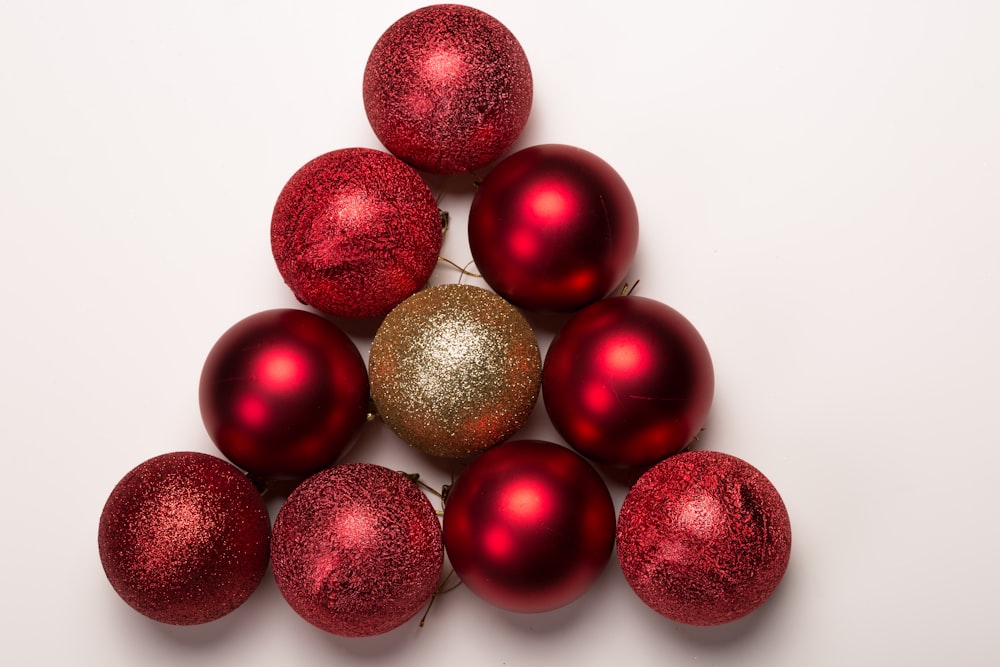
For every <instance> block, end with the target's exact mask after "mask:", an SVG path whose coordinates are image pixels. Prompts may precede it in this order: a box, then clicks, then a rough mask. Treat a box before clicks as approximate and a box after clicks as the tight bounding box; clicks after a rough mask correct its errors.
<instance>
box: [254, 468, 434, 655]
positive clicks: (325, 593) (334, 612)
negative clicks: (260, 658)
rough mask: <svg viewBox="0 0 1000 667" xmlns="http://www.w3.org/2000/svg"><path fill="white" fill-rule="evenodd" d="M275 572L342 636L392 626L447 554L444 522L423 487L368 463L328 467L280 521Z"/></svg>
mask: <svg viewBox="0 0 1000 667" xmlns="http://www.w3.org/2000/svg"><path fill="white" fill-rule="evenodd" d="M271 557H272V565H273V570H274V578H275V580H276V581H277V583H278V588H279V589H280V590H281V594H282V595H283V596H284V597H285V600H287V601H288V603H289V605H290V606H291V607H292V609H294V610H295V611H296V613H298V614H299V615H300V616H301V617H302V618H304V619H305V620H307V621H309V622H310V623H312V624H313V625H315V626H316V627H318V628H321V629H323V630H325V631H327V632H330V633H332V634H335V635H340V636H343V637H369V636H373V635H378V634H382V633H385V632H388V631H390V630H392V629H393V628H396V627H398V626H400V625H402V624H403V623H405V622H406V621H407V620H409V619H410V618H412V617H413V616H414V615H415V614H416V613H417V612H418V611H419V610H420V609H421V608H422V607H423V606H424V605H426V604H427V603H428V601H429V600H430V598H431V595H433V593H434V591H435V590H436V589H437V586H438V582H439V580H440V577H441V568H442V566H443V561H444V548H443V546H442V543H441V524H440V521H439V520H438V517H437V514H436V513H435V511H434V508H433V507H432V506H431V504H430V502H429V501H428V500H427V497H426V496H425V495H424V494H423V492H421V491H420V489H419V487H417V485H416V484H414V483H413V482H412V481H410V480H409V479H407V478H406V477H404V476H403V474H402V473H399V472H396V471H393V470H389V469H388V468H383V467H382V466H377V465H373V464H370V463H350V464H342V465H336V466H332V467H330V468H327V469H326V470H322V471H320V472H318V473H316V474H315V475H313V476H312V477H310V478H308V479H307V480H305V481H304V482H302V484H301V485H299V486H298V487H297V488H296V489H295V491H293V492H292V494H291V495H290V496H289V497H288V500H287V501H285V504H284V505H282V507H281V509H280V510H279V511H278V516H277V518H276V519H275V522H274V538H273V541H272V547H271Z"/></svg>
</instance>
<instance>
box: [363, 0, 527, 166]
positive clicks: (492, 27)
mask: <svg viewBox="0 0 1000 667" xmlns="http://www.w3.org/2000/svg"><path fill="white" fill-rule="evenodd" d="M363 92H364V103H365V111H366V112H367V114H368V120H369V122H370V123H371V126H372V129H373V130H374V131H375V135H376V136H377V137H378V138H379V140H380V141H381V142H382V144H383V145H384V146H385V147H386V148H387V149H388V150H389V151H390V152H391V153H393V154H395V155H397V156H398V157H400V158H402V159H403V160H405V161H406V162H409V163H410V164H412V165H413V166H415V167H416V168H418V169H423V170H425V171H429V172H433V173H438V174H456V173H464V172H468V171H472V170H473V169H477V168H479V167H482V166H484V165H486V164H488V163H490V162H492V161H493V160H495V159H496V158H498V157H499V156H500V155H501V154H502V153H503V152H504V151H506V150H507V149H508V148H509V147H510V146H511V144H513V143H514V140H515V139H517V137H518V135H520V133H521V130H522V129H524V125H525V123H526V122H527V120H528V113H529V112H530V110H531V97H532V80H531V68H530V67H529V66H528V59H527V58H526V57H525V55H524V50H523V49H522V48H521V45H520V44H519V43H518V41H517V39H515V37H514V36H513V35H512V34H511V33H510V31H509V30H508V29H507V28H506V27H505V26H504V25H503V24H502V23H500V22H499V21H497V20H496V19H495V18H493V17H492V16H490V15H489V14H486V13H484V12H481V11H479V10H478V9H473V8H472V7H465V6H462V5H448V4H445V5H432V6H430V7H424V8H422V9H418V10H416V11H414V12H411V13H410V14H407V15H406V16H404V17H403V18H401V19H399V20H398V21H396V22H395V23H394V24H393V25H392V26H390V27H389V29H388V30H386V31H385V33H384V34H383V35H382V36H381V37H380V38H379V40H378V42H377V43H376V44H375V47H374V48H373V49H372V52H371V54H370V55H369V57H368V64H367V66H366V67H365V74H364V84H363Z"/></svg>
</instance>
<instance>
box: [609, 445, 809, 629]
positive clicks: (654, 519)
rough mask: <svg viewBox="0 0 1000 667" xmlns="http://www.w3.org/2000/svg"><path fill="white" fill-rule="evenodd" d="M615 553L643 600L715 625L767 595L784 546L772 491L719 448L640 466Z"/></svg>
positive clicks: (683, 619) (786, 528) (783, 560)
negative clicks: (644, 467) (646, 467)
mask: <svg viewBox="0 0 1000 667" xmlns="http://www.w3.org/2000/svg"><path fill="white" fill-rule="evenodd" d="M617 535H618V558H619V560H620V562H621V567H622V571H623V572H624V573H625V578H626V579H627V580H628V582H629V585H630V586H632V588H633V590H634V591H635V592H636V594H637V595H638V596H639V598H640V599H641V600H642V601H643V602H644V603H646V605H648V606H649V607H651V608H652V609H654V610H655V611H657V612H659V613H660V614H662V615H664V616H666V617H667V618H670V619H673V620H675V621H678V622H680V623H687V624H690V625H719V624H722V623H727V622H729V621H734V620H736V619H738V618H742V617H743V616H746V615H747V614H749V613H750V612H752V611H753V610H755V609H757V608H758V607H759V606H760V605H761V604H763V603H764V601H765V600H767V598H768V597H769V596H770V595H771V593H773V592H774V589H775V588H776V587H777V586H778V583H779V582H780V581H781V578H782V576H783V575H784V573H785V568H786V567H787V565H788V558H789V553H790V551H791V542H792V535H791V527H790V524H789V521H788V512H787V511H786V510H785V504H784V502H782V500H781V496H780V495H778V492H777V491H776V490H775V488H774V486H773V485H772V484H771V482H770V481H768V479H767V478H766V477H764V475H763V474H761V472H760V471H758V470H757V469H756V468H754V467H753V466H751V465H750V464H749V463H747V462H746V461H743V460H741V459H738V458H736V457H735V456H731V455H729V454H722V453H720V452H710V451H692V452H684V453H682V454H678V455H677V456H673V457H671V458H668V459H666V460H665V461H662V462H661V463H659V464H657V465H656V466H654V467H653V468H651V469H650V470H648V471H647V472H646V473H645V474H643V475H642V477H640V478H639V480H638V481H637V482H636V484H635V486H633V487H632V489H631V490H630V491H629V492H628V495H627V496H626V497H625V501H624V502H623V504H622V508H621V513H620V515H619V518H618V531H617Z"/></svg>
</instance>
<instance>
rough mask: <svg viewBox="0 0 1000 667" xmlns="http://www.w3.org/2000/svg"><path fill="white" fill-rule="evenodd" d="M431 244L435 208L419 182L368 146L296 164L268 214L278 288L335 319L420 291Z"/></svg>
mask: <svg viewBox="0 0 1000 667" xmlns="http://www.w3.org/2000/svg"><path fill="white" fill-rule="evenodd" d="M441 237H442V226H441V217H440V214H439V212H438V207H437V202H436V201H435V199H434V195H433V194H432V193H431V191H430V188H429V187H427V184H426V183H424V181H423V180H422V179H421V178H420V175H419V174H418V173H417V172H416V171H414V170H413V169H412V168H411V167H409V166H408V165H406V164H405V163H403V162H402V161H400V160H398V159H397V158H395V157H393V156H392V155H389V154H388V153H386V152H384V151H377V150H372V149H370V148H345V149H341V150H337V151H332V152H330V153H326V154H324V155H321V156H319V157H317V158H315V159H314V160H312V161H310V162H308V163H307V164H305V165H304V166H303V167H302V168H301V169H299V170H298V171H297V172H296V173H295V174H294V175H293V176H292V177H291V178H290V179H289V180H288V183H287V184H285V187H284V188H283V189H282V190H281V194H280V195H278V200H277V202H276V203H275V205H274V213H273V215H272V217H271V251H272V254H273V255H274V261H275V262H276V264H277V266H278V271H279V272H280V273H281V276H282V278H284V280H285V283H287V284H288V286H289V288H291V290H292V293H293V294H295V297H296V298H297V299H298V300H299V301H301V302H302V303H304V304H306V305H309V306H312V307H313V308H316V309H317V310H322V311H324V312H326V313H330V314H331V315H338V316H340V317H351V318H363V317H380V316H382V315H385V314H386V313H388V312H389V311H390V310H392V308H393V307H395V306H396V305H397V304H398V303H400V302H401V301H402V300H403V299H405V298H406V297H408V296H410V295H411V294H413V293H414V292H416V291H417V290H418V289H420V288H421V287H423V286H424V284H425V283H426V282H427V279H428V278H429V277H430V275H431V272H432V271H433V270H434V266H435V265H436V263H437V259H438V254H439V253H440V251H441Z"/></svg>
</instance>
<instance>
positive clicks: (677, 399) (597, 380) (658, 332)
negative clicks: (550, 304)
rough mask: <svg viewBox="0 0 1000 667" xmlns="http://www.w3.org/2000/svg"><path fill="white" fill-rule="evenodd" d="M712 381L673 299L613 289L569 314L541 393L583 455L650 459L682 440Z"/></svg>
mask: <svg viewBox="0 0 1000 667" xmlns="http://www.w3.org/2000/svg"><path fill="white" fill-rule="evenodd" d="M714 389H715V375H714V371H713V367H712V358H711V356H710V355H709V353H708V348H707V347H706V345H705V342H704V340H702V337H701V335H700V334H699V333H698V331H697V330H696V329H695V328H694V326H692V324H691V323H690V322H689V321H688V320H687V319H685V318H684V316H683V315H681V314H680V313H678V312H677V311H676V310H674V309H673V308H671V307H669V306H667V305H664V304H662V303H660V302H658V301H654V300H652V299H647V298H643V297H638V296H619V297H611V298H608V299H604V300H602V301H598V302H597V303H595V304H592V305H591V306H588V307H587V308H585V309H583V310H581V311H580V312H579V313H577V314H576V315H574V316H573V317H572V318H571V319H570V320H569V322H567V323H566V325H565V326H564V327H563V329H562V330H561V331H560V332H559V333H558V334H557V335H556V337H555V338H554V339H553V341H552V343H551V344H550V346H549V349H548V352H547V353H546V357H545V366H544V368H543V370H542V396H543V400H544V403H545V409H546V411H547V412H548V415H549V417H550V419H551V420H552V423H553V425H554V426H555V427H556V430H558V431H559V433H560V434H561V435H562V436H563V437H564V438H565V439H566V441H567V442H568V443H569V444H570V445H571V446H573V448H575V449H576V450H577V451H579V452H580V453H582V454H583V455H584V456H586V457H588V458H590V459H593V460H594V461H597V462H600V463H604V464H609V465H618V466H642V465H648V464H651V463H655V462H656V461H659V460H660V459H663V458H665V457H667V456H669V455H671V454H674V453H676V452H678V451H680V450H681V449H683V448H684V447H685V446H687V445H688V444H689V443H690V442H691V440H692V439H693V438H694V436H695V435H697V433H698V431H699V430H700V429H701V427H702V425H703V424H704V422H705V418H706V417H707V416H708V410H709V407H710V406H711V404H712V395H713V392H714Z"/></svg>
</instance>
